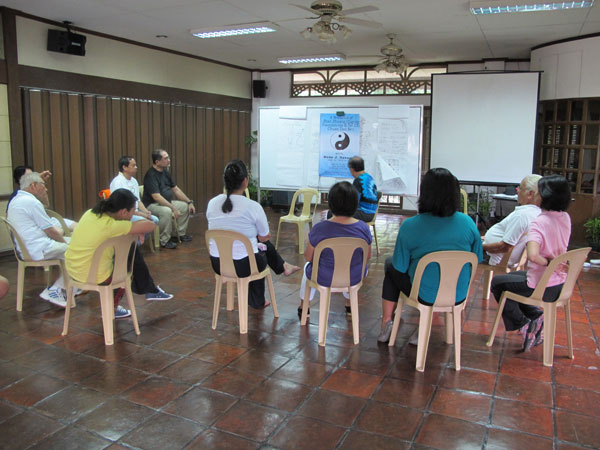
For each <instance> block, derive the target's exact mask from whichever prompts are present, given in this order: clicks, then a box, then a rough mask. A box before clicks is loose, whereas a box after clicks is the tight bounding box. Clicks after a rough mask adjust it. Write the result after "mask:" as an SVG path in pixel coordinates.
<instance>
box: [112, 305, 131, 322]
mask: <svg viewBox="0 0 600 450" xmlns="http://www.w3.org/2000/svg"><path fill="white" fill-rule="evenodd" d="M130 315H131V311H129V310H128V309H127V308H123V307H122V306H121V305H118V306H117V307H116V308H115V319H124V318H125V317H129V316H130Z"/></svg>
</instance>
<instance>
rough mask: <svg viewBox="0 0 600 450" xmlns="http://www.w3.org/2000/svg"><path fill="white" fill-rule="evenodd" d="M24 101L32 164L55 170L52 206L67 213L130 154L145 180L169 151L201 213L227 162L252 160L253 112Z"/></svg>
mask: <svg viewBox="0 0 600 450" xmlns="http://www.w3.org/2000/svg"><path fill="white" fill-rule="evenodd" d="M22 99H23V102H24V108H23V111H24V120H25V125H26V126H25V127H24V129H25V130H26V136H24V137H25V139H24V141H25V143H26V145H27V146H28V148H26V154H27V155H31V161H28V163H30V164H32V165H33V166H34V167H35V168H36V169H38V170H43V169H49V170H51V171H52V172H53V174H54V176H53V178H52V179H51V180H50V183H49V194H50V201H51V206H52V207H53V208H54V209H56V210H57V211H58V212H60V213H61V214H64V215H65V216H67V217H73V218H75V219H78V218H79V217H80V216H81V214H82V213H83V212H84V211H85V210H87V209H89V208H91V207H92V206H93V205H94V204H95V203H96V201H97V199H98V197H97V193H98V191H99V190H100V189H105V188H107V187H108V185H109V183H110V180H111V179H112V178H113V177H114V176H115V175H116V173H117V162H118V160H119V158H120V157H121V156H123V155H126V154H128V155H131V156H133V157H134V158H135V159H136V161H137V163H138V168H139V169H138V180H139V181H140V183H141V182H142V181H143V178H144V174H145V173H146V171H147V170H148V168H150V167H151V153H152V151H153V150H155V149H157V148H164V149H165V150H166V151H168V152H169V154H170V155H171V159H172V167H171V172H172V174H173V178H174V180H175V182H176V183H177V184H178V185H179V186H180V187H181V188H182V189H183V190H184V192H185V193H186V194H187V195H188V196H189V197H190V198H193V199H194V200H195V202H196V208H197V210H198V211H199V212H202V211H204V210H205V208H206V204H207V203H208V200H210V198H212V197H213V196H214V195H216V194H218V193H220V192H222V189H223V186H222V176H221V174H222V173H223V168H224V167H225V164H227V162H228V161H229V160H231V159H235V158H240V159H243V160H244V161H247V162H249V157H250V154H249V149H248V148H247V146H246V145H245V143H244V136H245V135H246V134H248V133H247V130H249V128H250V114H249V112H248V111H236V110H225V109H222V108H217V109H214V108H210V107H209V108H207V107H202V106H195V105H182V104H170V103H164V102H163V103H161V102H156V101H147V100H134V99H121V98H115V97H108V96H102V95H84V94H73V93H66V92H56V91H45V90H34V89H26V88H23V92H22Z"/></svg>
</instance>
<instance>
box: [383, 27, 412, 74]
mask: <svg viewBox="0 0 600 450" xmlns="http://www.w3.org/2000/svg"><path fill="white" fill-rule="evenodd" d="M386 37H387V38H388V39H389V40H390V42H389V43H388V44H386V45H384V46H383V47H381V50H380V51H381V54H382V55H383V59H382V60H381V61H380V62H379V64H377V65H376V66H375V70H376V71H377V72H382V71H384V70H385V71H386V72H388V73H398V74H401V73H403V72H404V71H405V70H406V68H407V67H408V63H407V62H406V59H405V58H404V55H403V54H402V49H401V48H400V47H398V46H397V45H396V44H394V39H395V38H396V35H395V34H393V33H390V34H387V35H386Z"/></svg>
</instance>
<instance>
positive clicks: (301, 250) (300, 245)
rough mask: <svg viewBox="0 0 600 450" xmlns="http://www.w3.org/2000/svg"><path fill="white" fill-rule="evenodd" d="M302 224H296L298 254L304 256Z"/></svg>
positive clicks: (303, 225) (303, 224)
mask: <svg viewBox="0 0 600 450" xmlns="http://www.w3.org/2000/svg"><path fill="white" fill-rule="evenodd" d="M305 226H306V224H305V223H304V222H298V253H300V254H301V255H303V254H304V227H305Z"/></svg>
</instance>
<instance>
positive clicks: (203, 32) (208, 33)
mask: <svg viewBox="0 0 600 450" xmlns="http://www.w3.org/2000/svg"><path fill="white" fill-rule="evenodd" d="M273 31H275V27H274V26H273V24H272V23H271V22H256V23H241V24H238V25H225V26H222V27H212V28H198V29H197V30H191V31H190V33H192V34H193V35H194V36H196V37H199V38H202V39H207V38H219V37H228V36H243V35H246V34H258V33H271V32H273Z"/></svg>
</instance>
